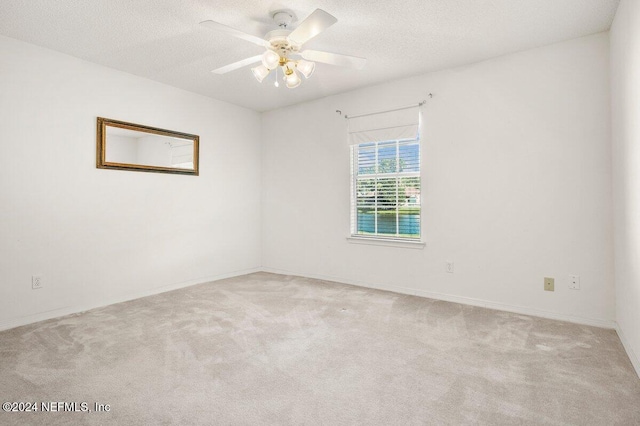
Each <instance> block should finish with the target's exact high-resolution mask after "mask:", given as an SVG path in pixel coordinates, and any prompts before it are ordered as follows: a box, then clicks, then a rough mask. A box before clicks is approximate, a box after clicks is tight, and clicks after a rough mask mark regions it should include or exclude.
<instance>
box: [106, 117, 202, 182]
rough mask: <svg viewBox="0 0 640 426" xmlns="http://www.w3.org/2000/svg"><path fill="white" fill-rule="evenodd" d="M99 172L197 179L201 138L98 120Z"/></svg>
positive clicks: (119, 122) (113, 121)
mask: <svg viewBox="0 0 640 426" xmlns="http://www.w3.org/2000/svg"><path fill="white" fill-rule="evenodd" d="M96 143H97V150H96V151H97V153H96V167H98V168H99V169H115V170H132V171H139V172H156V173H175V174H181V175H194V176H198V153H199V143H200V137H199V136H197V135H191V134H188V133H182V132H175V131H172V130H165V129H158V128H156V127H150V126H143V125H141V124H133V123H127V122H125V121H118V120H111V119H108V118H102V117H98V130H97V136H96Z"/></svg>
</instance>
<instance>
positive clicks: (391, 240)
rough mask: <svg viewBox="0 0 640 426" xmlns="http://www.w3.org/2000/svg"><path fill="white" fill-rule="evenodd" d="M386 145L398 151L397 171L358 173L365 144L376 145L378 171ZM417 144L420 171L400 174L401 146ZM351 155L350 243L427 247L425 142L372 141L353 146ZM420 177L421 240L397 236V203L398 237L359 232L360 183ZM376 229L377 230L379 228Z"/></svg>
mask: <svg viewBox="0 0 640 426" xmlns="http://www.w3.org/2000/svg"><path fill="white" fill-rule="evenodd" d="M385 143H394V145H395V148H396V155H395V159H396V169H395V170H396V171H395V172H393V173H379V172H378V170H376V173H371V174H366V175H361V174H359V173H358V171H359V165H360V164H359V156H360V155H359V154H360V150H361V149H362V148H363V145H368V144H373V148H374V151H375V167H376V169H377V168H378V166H379V157H378V155H379V150H380V145H382V144H385ZM412 144H416V145H417V146H418V162H417V164H418V171H417V172H400V171H398V170H399V168H398V162H399V161H400V159H401V157H400V147H401V146H403V145H412ZM365 149H366V148H365ZM349 155H350V160H351V170H350V172H351V173H350V174H351V188H350V195H349V198H350V203H349V209H350V212H349V216H350V221H349V222H350V223H349V226H350V232H349V237H347V240H348V241H349V242H350V243H359V244H373V245H383V246H392V247H406V248H424V246H425V243H424V240H423V238H424V232H423V227H422V198H423V197H422V141H421V138H420V137H419V136H418V137H417V138H415V139H396V140H389V141H372V142H363V143H359V144H353V145H351V146H350V149H349ZM407 177H408V178H417V179H418V180H419V182H420V195H419V197H418V205H419V207H420V215H419V216H420V219H419V236H418V237H402V236H399V235H398V232H397V231H398V228H397V227H398V223H399V222H398V220H399V216H400V215H399V210H398V209H399V205H398V204H396V206H395V208H396V221H397V222H396V235H388V236H387V235H384V234H380V233H374V234H359V233H358V195H357V193H356V191H357V188H358V180H359V178H360V179H363V178H368V179H375V182H378V179H384V178H395V179H397V182H399V179H402V178H407ZM397 185H398V184H397V183H396V188H397ZM374 220H376V221H377V204H376V213H374ZM376 230H377V229H376Z"/></svg>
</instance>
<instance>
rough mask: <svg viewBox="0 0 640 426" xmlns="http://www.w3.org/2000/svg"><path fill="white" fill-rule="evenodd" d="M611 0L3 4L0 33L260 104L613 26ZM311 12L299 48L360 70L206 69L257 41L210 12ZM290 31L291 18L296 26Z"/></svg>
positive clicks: (258, 28) (248, 18) (229, 18)
mask: <svg viewBox="0 0 640 426" xmlns="http://www.w3.org/2000/svg"><path fill="white" fill-rule="evenodd" d="M617 5H618V0H401V1H389V0H384V1H381V0H349V1H345V0H314V1H310V0H295V1H290V2H287V3H283V2H273V1H260V0H217V1H213V0H207V1H205V0H55V1H53V0H29V1H25V0H2V1H1V2H0V34H3V35H6V36H9V37H13V38H16V39H20V40H24V41H27V42H29V43H33V44H37V45H40V46H44V47H47V48H51V49H54V50H57V51H60V52H64V53H67V54H69V55H72V56H76V57H78V58H82V59H86V60H88V61H91V62H95V63H98V64H102V65H106V66H108V67H111V68H115V69H118V70H122V71H126V72H129V73H132V74H136V75H139V76H142V77H146V78H149V79H152V80H156V81H160V82H163V83H166V84H169V85H172V86H176V87H180V88H183V89H186V90H189V91H192V92H196V93H200V94H203V95H206V96H210V97H213V98H216V99H221V100H224V101H228V102H231V103H234V104H238V105H242V106H245V107H248V108H251V109H254V110H257V111H265V110H269V109H274V108H278V107H283V106H287V105H292V104H295V103H299V102H304V101H308V100H312V99H317V98H320V97H324V96H328V95H332V94H335V93H339V92H344V91H347V90H352V89H355V88H357V87H363V86H368V85H372V84H376V83H381V82H385V81H389V80H393V79H397V78H401V77H406V76H411V75H416V74H421V73H425V72H428V71H433V70H438V69H443V68H447V67H452V66H457V65H462V64H467V63H472V62H477V61H480V60H483V59H487V58H491V57H495V56H499V55H504V54H507V53H511V52H515V51H519V50H525V49H529V48H533V47H537V46H543V45H547V44H551V43H555V42H559V41H563V40H568V39H572V38H576V37H580V36H584V35H588V34H593V33H597V32H601V31H606V30H608V29H609V27H610V26H611V22H612V20H613V17H614V14H615V11H616V8H617ZM282 8H288V9H291V10H293V11H294V12H295V14H296V15H297V17H298V18H299V20H301V19H303V18H304V17H306V16H307V15H308V14H310V13H311V12H312V11H313V10H315V9H316V8H321V9H324V10H326V11H327V12H329V13H331V14H332V15H334V16H335V17H336V18H338V22H337V23H336V24H335V25H333V26H332V27H330V28H329V29H328V30H327V31H326V32H324V33H322V34H321V35H319V36H318V37H316V38H315V39H313V40H311V41H310V42H308V43H307V44H306V45H305V47H306V48H308V49H314V50H325V51H329V52H335V53H343V54H346V55H353V56H361V57H365V58H367V60H368V62H367V65H366V66H365V67H364V69H362V70H353V69H346V68H341V67H336V66H331V65H325V64H318V65H317V67H316V71H315V74H314V75H313V76H312V77H311V79H309V80H306V81H303V82H302V85H300V86H299V87H298V88H296V89H287V88H286V87H284V86H283V85H280V87H279V88H276V87H274V85H273V84H272V83H273V77H272V76H270V77H268V78H267V79H266V80H265V82H263V83H262V84H260V83H258V82H257V81H256V80H255V78H253V76H252V74H251V71H250V67H247V68H243V69H240V70H236V71H233V72H232V73H229V74H226V75H215V74H212V73H211V72H210V71H211V70H212V69H215V68H218V67H221V66H223V65H226V64H228V63H231V62H235V61H238V60H240V59H244V58H246V57H249V56H255V55H257V54H260V53H262V51H263V50H262V48H260V47H258V46H256V45H253V44H251V43H248V42H246V41H244V40H240V39H236V38H232V37H230V36H228V35H225V34H220V33H217V32H215V31H212V30H210V29H207V28H204V27H202V26H200V25H199V24H198V23H199V22H200V21H203V20H207V19H211V20H214V21H218V22H221V23H223V24H226V25H229V26H231V27H235V28H238V29H241V30H243V31H245V32H248V33H251V34H254V35H258V36H261V37H262V36H264V34H266V33H267V32H268V31H269V30H271V29H274V24H273V22H272V21H271V19H270V11H273V10H276V9H282ZM292 26H293V27H295V26H296V23H294V24H293V25H292Z"/></svg>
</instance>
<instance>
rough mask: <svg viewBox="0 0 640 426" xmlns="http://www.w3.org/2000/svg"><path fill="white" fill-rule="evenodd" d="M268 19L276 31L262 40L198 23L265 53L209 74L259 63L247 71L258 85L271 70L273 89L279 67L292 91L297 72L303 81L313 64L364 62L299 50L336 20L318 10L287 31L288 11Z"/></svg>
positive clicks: (211, 23) (296, 83)
mask: <svg viewBox="0 0 640 426" xmlns="http://www.w3.org/2000/svg"><path fill="white" fill-rule="evenodd" d="M271 17H272V18H273V20H274V21H275V23H276V24H277V25H278V27H279V29H277V30H273V31H270V32H268V33H267V34H266V35H265V38H264V39H262V38H260V37H256V36H254V35H251V34H247V33H245V32H243V31H240V30H236V29H235V28H231V27H228V26H226V25H224V24H221V23H219V22H215V21H203V22H201V23H200V24H202V25H204V26H206V27H208V28H211V29H214V30H217V31H220V32H224V33H226V34H228V35H231V36H233V37H237V38H240V39H242V40H246V41H249V42H251V43H254V44H257V45H258V46H261V47H264V48H266V51H265V52H264V53H263V54H261V55H256V56H252V57H250V58H246V59H243V60H241V61H238V62H234V63H232V64H229V65H225V66H223V67H221V68H218V69H215V70H213V71H212V72H213V73H215V74H226V73H228V72H230V71H235V70H237V69H239V68H243V67H246V66H247V65H251V64H255V63H258V62H262V64H260V65H258V66H256V67H254V68H252V69H251V71H252V72H253V75H254V76H255V77H256V79H257V80H258V81H259V82H262V81H263V80H264V79H265V77H266V76H268V75H269V74H270V73H271V71H274V70H275V72H276V81H275V85H276V87H277V86H278V85H279V83H278V77H277V73H278V68H280V69H281V70H282V73H283V79H284V81H285V84H286V86H287V87H288V88H291V89H293V88H294V87H298V86H299V85H300V83H301V81H302V80H301V79H300V76H299V75H298V73H300V74H302V75H303V76H304V77H305V78H309V77H311V74H313V71H314V70H315V66H316V64H315V62H322V63H325V64H331V65H340V66H347V67H352V68H356V69H361V68H362V67H364V65H365V63H366V62H367V60H366V59H364V58H358V57H355V56H347V55H339V54H337V53H329V52H322V51H319V50H308V49H305V50H302V45H303V44H304V43H306V42H308V41H309V40H311V39H312V38H314V37H315V36H317V35H318V34H320V33H321V32H323V31H324V30H326V29H327V28H329V27H330V26H331V25H333V24H335V23H336V22H337V21H338V20H337V19H336V18H335V17H334V16H332V15H330V14H329V13H327V12H325V11H324V10H322V9H316V10H315V11H313V13H311V15H309V16H308V17H307V18H306V19H305V20H303V21H302V22H301V23H300V25H298V27H297V28H296V29H294V30H293V31H291V30H289V29H287V28H288V26H289V25H291V23H292V22H294V21H295V15H294V13H293V12H292V11H290V10H277V11H275V12H273V13H272V14H271Z"/></svg>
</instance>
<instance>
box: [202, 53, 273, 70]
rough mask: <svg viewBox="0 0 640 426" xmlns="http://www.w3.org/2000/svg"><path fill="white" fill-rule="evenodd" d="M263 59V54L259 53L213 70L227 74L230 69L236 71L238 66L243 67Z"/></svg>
mask: <svg viewBox="0 0 640 426" xmlns="http://www.w3.org/2000/svg"><path fill="white" fill-rule="evenodd" d="M261 60H262V55H257V56H252V57H250V58H247V59H243V60H241V61H238V62H234V63H232V64H229V65H225V66H224V67H220V68H218V69H215V70H213V71H211V72H212V73H214V74H226V73H228V72H230V71H235V70H237V69H238V68H242V67H246V66H247V65H251V64H255V63H256V62H260V61H261Z"/></svg>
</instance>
